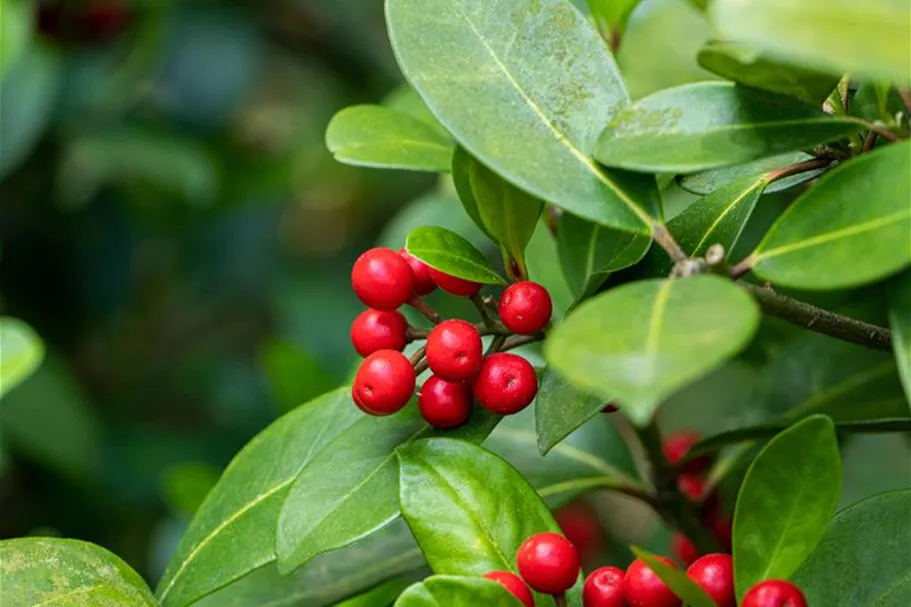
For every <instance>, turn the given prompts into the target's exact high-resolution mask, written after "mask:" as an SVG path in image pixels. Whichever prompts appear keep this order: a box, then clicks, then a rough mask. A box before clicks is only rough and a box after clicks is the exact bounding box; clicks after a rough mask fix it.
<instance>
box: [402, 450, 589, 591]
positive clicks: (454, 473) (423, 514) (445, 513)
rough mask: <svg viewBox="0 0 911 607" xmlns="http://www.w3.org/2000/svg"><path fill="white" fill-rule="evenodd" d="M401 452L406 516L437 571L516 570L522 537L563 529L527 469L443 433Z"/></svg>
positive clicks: (523, 538) (464, 572)
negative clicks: (524, 472) (524, 471)
mask: <svg viewBox="0 0 911 607" xmlns="http://www.w3.org/2000/svg"><path fill="white" fill-rule="evenodd" d="M397 453H398V456H399V462H400V492H399V500H400V502H401V507H402V515H403V516H404V517H405V521H406V522H407V523H408V526H409V527H410V528H411V532H412V533H413V534H414V539H415V540H417V542H418V546H420V548H421V552H423V553H424V558H426V559H427V562H428V563H429V564H430V567H431V569H433V571H434V573H442V574H453V575H469V576H481V575H484V574H485V573H487V572H489V571H493V570H502V571H513V572H515V571H516V565H515V554H516V551H517V550H518V549H519V546H521V545H522V542H524V541H525V540H526V539H527V538H528V537H529V536H531V535H533V534H535V533H539V532H541V531H553V532H557V533H559V531H560V529H559V527H558V526H557V524H556V523H555V522H554V520H553V517H551V515H550V511H549V510H548V509H547V506H545V505H544V502H543V501H541V498H540V497H538V495H537V494H536V493H535V490H534V489H532V487H531V486H530V485H529V484H528V482H527V481H526V480H525V479H524V478H523V477H522V475H521V474H519V472H517V471H516V469H515V468H513V467H512V466H510V465H509V464H508V463H506V462H505V461H504V460H502V459H500V458H499V457H498V456H496V455H494V454H493V453H491V452H489V451H486V450H484V449H482V448H480V447H477V446H475V445H471V444H469V443H466V442H463V441H456V440H452V439H448V438H438V439H430V440H425V441H416V442H413V443H411V444H410V445H407V446H405V447H402V448H400V449H399V450H398V451H397ZM578 587H581V583H579V584H578V585H577V591H578ZM571 594H572V593H571ZM576 600H577V601H578V597H576ZM549 603H552V599H551V598H550V597H545V596H542V595H536V604H537V605H539V607H543V606H544V605H546V604H549Z"/></svg>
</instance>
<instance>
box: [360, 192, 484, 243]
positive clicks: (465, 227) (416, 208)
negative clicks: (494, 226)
mask: <svg viewBox="0 0 911 607" xmlns="http://www.w3.org/2000/svg"><path fill="white" fill-rule="evenodd" d="M433 223H439V224H442V225H445V226H447V227H448V228H449V229H450V230H452V231H454V232H457V233H459V234H462V235H463V236H464V237H465V238H466V239H467V240H468V241H469V242H471V243H472V244H474V245H475V246H476V247H482V246H484V245H485V244H486V242H487V239H486V237H485V235H484V233H483V232H481V230H479V229H478V228H477V226H476V225H475V224H474V222H473V221H472V220H471V218H470V217H468V215H467V214H466V213H465V209H463V208H462V205H460V204H459V201H458V199H457V198H456V197H455V196H454V195H450V194H449V192H438V193H431V194H428V195H425V196H421V197H420V198H416V199H415V200H412V201H411V202H409V203H408V204H407V205H405V207H404V208H402V209H401V210H400V211H399V212H398V213H396V214H395V216H393V217H392V220H391V221H390V222H389V223H387V224H386V227H385V228H383V231H382V232H381V233H380V237H379V238H377V246H381V247H389V248H390V249H398V248H401V246H402V244H403V243H404V242H405V239H406V238H407V237H408V234H409V232H411V231H412V230H414V229H415V228H419V227H421V226H425V225H428V224H433Z"/></svg>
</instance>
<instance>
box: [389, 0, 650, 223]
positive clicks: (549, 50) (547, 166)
mask: <svg viewBox="0 0 911 607" xmlns="http://www.w3.org/2000/svg"><path fill="white" fill-rule="evenodd" d="M504 15H509V18H504ZM386 21H387V25H388V30H389V38H390V40H391V42H392V47H393V50H394V52H395V55H396V59H397V60H398V63H399V66H400V67H401V69H402V72H403V73H404V74H405V77H406V78H407V79H408V80H409V82H410V83H411V84H412V86H414V88H415V89H416V90H417V91H418V93H419V94H420V95H421V97H423V99H424V101H425V102H426V103H427V105H428V106H429V107H430V110H431V111H432V112H433V114H434V115H435V116H436V117H437V119H438V120H439V121H440V123H441V124H443V126H444V127H445V128H446V130H447V131H449V132H450V133H452V135H453V136H454V137H455V138H456V139H457V140H458V142H459V143H460V144H461V145H462V146H463V147H465V149H466V150H468V151H469V152H470V153H471V154H472V155H473V156H474V157H475V158H477V159H478V160H480V161H481V162H482V163H484V165H486V166H487V167H489V168H490V169H491V170H493V171H494V172H496V173H497V174H499V175H501V176H502V177H503V178H504V179H506V180H507V181H509V182H511V183H512V184H513V185H515V186H517V187H518V188H520V189H522V190H524V191H526V192H528V193H530V194H532V195H533V196H535V197H537V198H540V199H542V200H545V201H547V202H550V203H552V204H554V205H557V206H559V207H562V208H564V209H566V210H568V211H571V212H573V213H575V214H576V215H579V216H581V217H585V218H587V219H590V220H592V221H596V222H598V223H602V224H604V225H609V226H611V227H614V228H617V229H620V230H625V231H629V232H638V233H642V234H646V233H649V232H650V224H651V223H652V221H653V218H654V217H657V216H658V214H659V203H658V197H657V188H656V187H655V180H654V178H653V177H651V176H642V175H629V174H623V173H618V172H611V171H606V170H604V169H602V168H601V167H599V166H598V165H597V164H596V163H595V162H594V161H593V160H592V159H591V151H592V148H593V147H594V143H595V140H596V139H597V136H598V133H599V132H600V130H601V127H602V126H603V125H604V124H605V123H606V122H607V120H608V117H609V116H610V113H611V111H612V110H613V108H614V107H615V106H616V105H618V104H620V103H622V102H624V101H625V100H626V98H627V97H626V91H625V90H624V88H623V83H622V81H621V79H620V75H619V74H618V72H617V67H616V65H615V64H614V61H613V59H612V58H611V56H610V53H609V52H608V50H607V47H606V46H605V44H604V42H603V41H602V40H601V38H600V36H599V35H598V34H597V32H595V30H594V29H593V28H592V26H591V24H590V23H588V21H587V20H586V19H585V18H584V17H583V16H582V15H581V14H580V13H579V12H578V11H577V10H576V9H575V8H574V7H573V6H572V5H571V4H569V3H568V2H565V1H564V0H503V1H502V2H497V3H491V2H488V1H487V0H457V1H456V2H451V1H450V0H386ZM555 57H559V61H555V59H554V58H555ZM517 142H521V145H516V143H517Z"/></svg>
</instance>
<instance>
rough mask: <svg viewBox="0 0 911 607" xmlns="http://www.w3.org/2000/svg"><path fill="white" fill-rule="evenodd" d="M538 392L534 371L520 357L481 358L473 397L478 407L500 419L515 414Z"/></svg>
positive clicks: (497, 355) (504, 354)
mask: <svg viewBox="0 0 911 607" xmlns="http://www.w3.org/2000/svg"><path fill="white" fill-rule="evenodd" d="M537 392H538V376H537V375H535V368H534V367H532V366H531V363H529V362H528V361H527V360H525V359H524V358H522V357H521V356H517V355H515V354H510V353H508V352H498V353H496V354H491V355H489V356H485V357H484V360H483V361H482V362H481V370H480V371H478V376H477V377H475V380H474V397H475V399H477V401H478V402H479V403H480V404H481V406H482V407H484V408H485V409H487V410H488V411H492V412H494V413H498V414H500V415H512V414H513V413H518V412H519V411H521V410H522V409H524V408H525V407H527V406H528V405H530V404H531V401H533V400H534V399H535V394H537Z"/></svg>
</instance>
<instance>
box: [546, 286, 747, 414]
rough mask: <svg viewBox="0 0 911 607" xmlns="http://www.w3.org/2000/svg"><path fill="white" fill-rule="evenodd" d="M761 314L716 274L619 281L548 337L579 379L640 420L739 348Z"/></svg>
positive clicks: (572, 379) (557, 362) (560, 366)
mask: <svg viewBox="0 0 911 607" xmlns="http://www.w3.org/2000/svg"><path fill="white" fill-rule="evenodd" d="M758 322H759V312H758V310H757V308H756V304H755V303H754V302H753V301H752V298H751V297H750V296H749V295H747V294H746V293H745V292H744V291H743V290H742V289H740V288H739V287H737V286H735V285H733V284H732V283H730V282H729V281H726V280H723V279H720V278H717V277H714V276H697V277H693V278H688V279H685V280H649V281H641V282H635V283H631V284H627V285H624V286H622V287H618V288H616V289H614V290H612V291H609V292H607V293H604V294H603V295H599V296H598V297H595V298H593V299H591V300H589V301H587V302H585V303H584V304H582V305H581V306H580V307H579V308H577V309H576V310H575V311H574V312H573V313H572V314H570V315H569V317H568V318H567V319H566V320H565V321H564V322H563V323H562V324H561V325H559V326H558V327H557V328H556V329H555V330H554V331H553V332H552V333H551V335H550V338H549V339H548V340H547V343H546V344H545V355H546V357H547V361H548V363H549V364H551V365H553V366H554V369H555V370H556V371H557V372H558V373H560V374H561V375H562V376H563V377H565V378H566V379H567V381H569V383H571V384H572V385H574V386H577V387H579V388H581V389H583V390H590V391H591V392H592V393H593V394H597V395H599V396H602V397H604V398H605V399H609V398H616V399H617V400H618V401H619V403H620V405H621V407H622V411H623V412H624V413H625V414H626V415H627V416H629V417H630V419H631V420H633V422H635V423H636V424H645V423H647V422H648V421H649V420H650V419H651V418H652V414H653V413H654V411H655V409H656V408H657V407H658V405H659V404H660V402H661V400H662V399H664V398H666V397H667V396H670V395H671V394H672V393H673V392H675V391H676V390H678V389H680V388H682V387H683V386H685V385H686V384H687V383H688V382H690V381H693V380H695V379H697V378H699V377H700V376H702V375H704V374H706V373H708V372H709V371H711V370H712V369H713V368H715V367H717V366H718V365H719V364H721V363H722V362H724V361H725V360H726V359H727V358H729V357H731V356H733V355H734V354H736V353H737V352H738V351H740V350H741V349H742V348H743V347H744V346H745V345H746V343H747V342H748V341H749V340H750V338H751V337H752V335H753V332H754V331H755V329H756V326H757V324H758Z"/></svg>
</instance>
